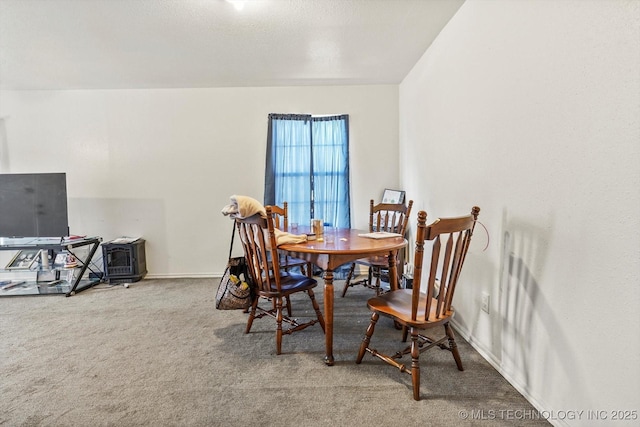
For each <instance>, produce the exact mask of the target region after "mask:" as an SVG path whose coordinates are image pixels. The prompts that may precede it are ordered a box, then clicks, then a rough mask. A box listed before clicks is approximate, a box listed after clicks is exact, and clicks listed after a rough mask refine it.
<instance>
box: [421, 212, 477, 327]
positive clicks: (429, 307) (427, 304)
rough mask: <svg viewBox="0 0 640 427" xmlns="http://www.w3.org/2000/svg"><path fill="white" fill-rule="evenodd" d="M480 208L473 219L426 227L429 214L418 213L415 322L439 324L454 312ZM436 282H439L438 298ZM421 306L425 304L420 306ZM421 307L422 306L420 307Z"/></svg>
mask: <svg viewBox="0 0 640 427" xmlns="http://www.w3.org/2000/svg"><path fill="white" fill-rule="evenodd" d="M479 213H480V208H479V207H477V206H474V207H473V208H472V209H471V214H470V215H465V216H461V217H455V218H444V219H437V220H435V221H434V222H433V223H432V224H430V225H426V221H427V213H426V212H425V211H420V212H419V213H418V230H417V232H416V249H415V257H414V283H413V292H412V308H411V317H412V319H414V320H415V319H419V318H420V319H424V320H430V321H437V320H438V319H439V318H441V317H443V316H444V315H445V313H447V312H448V311H450V310H451V303H452V301H453V294H454V292H455V289H456V284H457V282H458V278H459V277H460V272H461V270H462V265H463V264H464V260H465V257H466V255H467V251H468V250H469V244H470V243H471V237H472V236H473V230H474V228H475V224H476V221H477V219H478V214H479ZM425 241H432V242H433V244H432V247H431V260H430V264H429V275H428V281H427V298H426V299H425V298H420V296H421V295H420V288H421V286H420V285H421V281H422V269H423V260H424V252H425V248H424V246H425ZM436 281H439V291H438V295H437V296H436V297H435V306H434V292H435V288H436ZM421 302H422V304H420V303H421ZM420 305H422V306H420Z"/></svg>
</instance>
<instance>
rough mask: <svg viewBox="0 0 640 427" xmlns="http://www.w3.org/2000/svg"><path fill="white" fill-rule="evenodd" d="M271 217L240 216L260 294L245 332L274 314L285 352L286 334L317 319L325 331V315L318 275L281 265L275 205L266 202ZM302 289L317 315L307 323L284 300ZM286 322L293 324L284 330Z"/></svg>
mask: <svg viewBox="0 0 640 427" xmlns="http://www.w3.org/2000/svg"><path fill="white" fill-rule="evenodd" d="M265 210H266V213H267V217H266V218H263V217H261V216H260V215H255V216H252V217H249V218H242V219H241V218H236V225H237V227H238V234H239V236H240V240H241V241H242V247H243V249H244V256H245V259H246V261H247V265H248V268H249V274H250V276H251V279H252V281H253V285H254V286H255V288H254V289H255V293H256V296H257V297H261V298H255V299H254V300H253V302H252V304H251V308H250V310H249V319H248V320H247V326H246V329H245V333H246V334H248V333H249V332H250V331H251V326H252V325H253V321H254V319H260V318H262V317H264V316H269V317H273V318H274V319H275V320H276V324H277V327H276V354H281V352H282V336H283V335H287V334H292V333H293V332H296V331H300V330H302V329H305V328H307V327H309V326H311V325H314V324H316V323H320V326H321V327H322V330H323V331H324V328H325V325H324V318H323V317H322V313H321V312H320V307H319V305H318V302H317V301H316V299H315V295H314V293H313V288H315V287H316V286H317V282H316V280H315V279H313V278H311V277H308V276H306V275H303V274H297V273H292V272H286V271H283V270H282V268H281V266H280V262H279V261H280V257H279V256H278V248H277V246H276V237H275V233H274V226H273V212H272V207H271V206H265ZM298 292H305V293H306V294H307V295H308V296H309V298H310V299H311V304H312V306H313V309H314V311H315V313H316V317H317V319H312V320H310V321H308V322H305V323H299V322H298V320H297V319H294V318H292V317H291V315H290V313H288V314H287V315H285V314H284V313H283V302H285V303H286V301H287V300H288V298H289V296H290V295H292V294H295V293H298ZM265 300H266V301H270V302H271V306H270V308H262V307H260V306H259V303H260V302H263V301H265ZM283 323H287V324H288V325H289V327H288V329H286V330H283V327H282V326H283Z"/></svg>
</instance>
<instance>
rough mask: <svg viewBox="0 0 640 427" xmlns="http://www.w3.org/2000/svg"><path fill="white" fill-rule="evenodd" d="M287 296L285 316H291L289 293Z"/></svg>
mask: <svg viewBox="0 0 640 427" xmlns="http://www.w3.org/2000/svg"><path fill="white" fill-rule="evenodd" d="M286 298H287V316H289V317H291V316H292V314H291V298H289V295H287V296H286Z"/></svg>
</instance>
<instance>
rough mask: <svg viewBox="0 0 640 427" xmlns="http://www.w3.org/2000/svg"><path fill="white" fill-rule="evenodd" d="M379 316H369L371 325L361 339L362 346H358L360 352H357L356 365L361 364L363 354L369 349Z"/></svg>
mask: <svg viewBox="0 0 640 427" xmlns="http://www.w3.org/2000/svg"><path fill="white" fill-rule="evenodd" d="M379 317H380V315H379V314H378V313H377V312H375V311H374V312H373V314H372V315H371V323H369V326H368V327H367V332H365V334H364V338H362V344H360V350H359V351H358V357H357V358H356V363H360V362H362V358H363V357H364V353H365V352H366V351H367V348H368V347H369V343H370V342H371V336H372V335H373V331H374V329H375V328H376V323H377V322H378V318H379Z"/></svg>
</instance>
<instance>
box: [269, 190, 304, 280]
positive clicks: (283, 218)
mask: <svg viewBox="0 0 640 427" xmlns="http://www.w3.org/2000/svg"><path fill="white" fill-rule="evenodd" d="M271 212H272V214H273V226H274V227H275V228H277V229H279V230H281V231H286V232H289V231H290V230H289V206H288V204H287V202H283V203H282V207H280V206H276V205H272V206H271ZM280 266H281V267H282V269H283V270H284V271H290V270H292V269H294V268H300V271H302V273H303V274H306V275H307V276H309V277H313V265H312V264H311V263H310V262H309V261H305V260H303V259H300V258H295V257H292V256H288V255H281V256H280Z"/></svg>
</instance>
